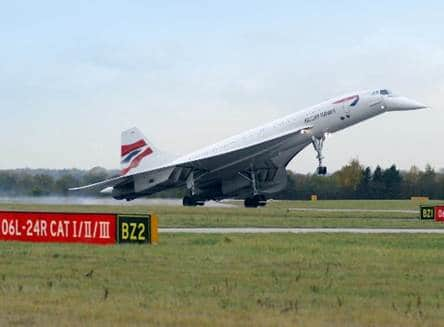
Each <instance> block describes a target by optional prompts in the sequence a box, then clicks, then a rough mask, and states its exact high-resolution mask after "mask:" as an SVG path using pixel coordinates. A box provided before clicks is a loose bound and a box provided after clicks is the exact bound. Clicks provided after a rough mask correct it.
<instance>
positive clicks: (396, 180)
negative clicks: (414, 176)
mask: <svg viewBox="0 0 444 327" xmlns="http://www.w3.org/2000/svg"><path fill="white" fill-rule="evenodd" d="M382 180H383V183H384V189H385V193H384V197H385V198H386V199H395V198H399V197H400V193H401V183H402V177H401V174H400V173H399V170H398V169H396V166H395V165H392V166H391V167H390V168H389V169H386V170H384V172H383V173H382Z"/></svg>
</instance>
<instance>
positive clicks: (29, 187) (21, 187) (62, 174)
mask: <svg viewBox="0 0 444 327" xmlns="http://www.w3.org/2000/svg"><path fill="white" fill-rule="evenodd" d="M117 174H118V171H108V170H106V169H104V168H101V167H96V168H93V169H91V170H87V171H86V170H79V169H63V170H52V169H14V170H0V195H2V196H48V195H63V196H66V195H68V188H70V187H76V186H80V185H87V184H92V183H96V182H99V181H101V180H104V179H106V178H109V177H112V176H116V175H117ZM71 194H72V193H71ZM83 195H85V194H83Z"/></svg>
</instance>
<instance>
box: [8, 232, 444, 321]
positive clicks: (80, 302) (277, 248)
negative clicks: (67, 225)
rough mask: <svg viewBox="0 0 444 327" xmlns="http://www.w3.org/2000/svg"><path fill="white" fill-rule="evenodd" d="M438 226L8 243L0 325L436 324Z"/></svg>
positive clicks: (441, 295) (442, 297)
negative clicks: (419, 231)
mask: <svg viewBox="0 0 444 327" xmlns="http://www.w3.org/2000/svg"><path fill="white" fill-rule="evenodd" d="M443 247H444V239H443V238H442V237H441V236H439V235H349V234H347V235H345V234H344V235H336V234H335V235H324V234H313V235H287V234H283V235H161V240H160V244H159V245H157V246H105V247H100V246H82V245H66V244H65V245H57V244H29V243H7V242H4V243H0V294H1V297H0V325H26V326H28V325H54V324H57V325H62V326H63V325H144V326H145V325H166V326H176V325H180V326H196V325H203V326H210V325H211V326H232V325H258V326H261V325H262V326H265V325H271V326H295V325H302V326H331V325H339V326H437V325H442V322H443V321H444V310H442V306H444V286H443V285H444V265H443V264H442V263H443V260H444V253H443V251H442V248H443Z"/></svg>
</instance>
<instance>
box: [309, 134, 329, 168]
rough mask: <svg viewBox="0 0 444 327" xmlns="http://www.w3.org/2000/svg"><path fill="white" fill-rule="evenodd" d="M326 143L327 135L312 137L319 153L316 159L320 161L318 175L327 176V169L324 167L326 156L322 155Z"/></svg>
mask: <svg viewBox="0 0 444 327" xmlns="http://www.w3.org/2000/svg"><path fill="white" fill-rule="evenodd" d="M324 141H325V134H323V135H322V137H316V136H312V137H311V142H312V144H313V148H314V149H315V151H316V153H317V156H316V159H318V168H317V173H318V175H327V167H326V166H323V165H322V160H323V159H324V156H323V155H322V148H323V146H324Z"/></svg>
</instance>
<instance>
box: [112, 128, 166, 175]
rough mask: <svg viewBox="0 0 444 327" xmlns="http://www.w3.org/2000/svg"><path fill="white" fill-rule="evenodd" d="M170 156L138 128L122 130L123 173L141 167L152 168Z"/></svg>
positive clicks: (121, 158)
mask: <svg viewBox="0 0 444 327" xmlns="http://www.w3.org/2000/svg"><path fill="white" fill-rule="evenodd" d="M168 159H171V157H170V156H168V155H166V154H163V153H162V152H160V151H159V150H157V149H156V148H155V147H154V146H153V145H152V144H150V142H149V141H148V140H147V139H146V138H145V136H144V135H143V134H142V132H141V131H140V130H139V129H138V128H136V127H133V128H130V129H128V130H126V131H123V132H122V147H121V157H120V160H121V161H120V167H121V174H122V175H126V174H128V173H129V172H130V171H131V170H133V169H135V168H137V167H139V168H141V169H147V170H148V169H150V168H154V167H156V166H159V165H161V164H163V163H165V162H166V161H167V160H168Z"/></svg>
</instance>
